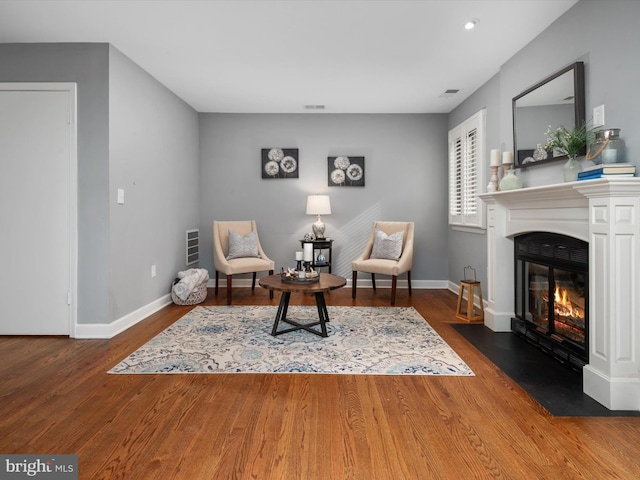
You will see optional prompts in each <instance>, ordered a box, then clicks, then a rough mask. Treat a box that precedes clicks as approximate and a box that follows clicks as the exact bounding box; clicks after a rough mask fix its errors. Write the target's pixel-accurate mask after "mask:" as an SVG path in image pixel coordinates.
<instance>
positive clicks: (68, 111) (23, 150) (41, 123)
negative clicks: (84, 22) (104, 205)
mask: <svg viewBox="0 0 640 480" xmlns="http://www.w3.org/2000/svg"><path fill="white" fill-rule="evenodd" d="M11 85H14V87H11ZM15 85H16V84H0V231H1V232H2V233H0V238H1V239H2V241H1V244H0V334H2V335H70V334H72V333H73V329H72V325H73V322H72V321H74V320H75V314H74V315H72V312H75V310H74V308H75V303H73V302H75V299H74V298H73V297H74V295H75V291H74V286H75V273H74V272H72V266H73V265H75V258H73V256H74V255H75V239H74V238H72V236H73V235H75V232H76V228H75V218H72V217H74V215H75V206H76V200H75V198H72V194H73V192H75V190H76V189H75V185H73V184H72V182H75V148H76V147H75V86H73V88H71V90H69V89H68V87H67V90H64V89H63V90H56V89H48V90H47V89H46V88H47V87H46V85H47V84H43V85H39V86H34V87H33V89H30V90H27V89H12V88H16V87H15ZM19 88H25V86H21V87H19ZM40 88H45V89H44V90H39V89H40ZM71 97H73V98H71ZM72 221H73V222H74V223H73V224H72Z"/></svg>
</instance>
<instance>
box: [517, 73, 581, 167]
mask: <svg viewBox="0 0 640 480" xmlns="http://www.w3.org/2000/svg"><path fill="white" fill-rule="evenodd" d="M571 70H573V93H574V117H575V124H574V125H582V123H583V122H584V121H585V87H584V62H575V63H573V64H571V65H569V66H567V67H565V68H563V69H561V70H559V71H557V72H555V73H554V74H552V75H549V76H548V77H547V78H545V79H544V80H541V81H540V82H538V83H536V84H535V85H533V86H532V87H530V88H528V89H526V90H525V91H523V92H522V93H520V94H519V95H517V96H515V97H513V100H512V106H511V108H512V120H513V158H514V162H515V167H516V168H527V167H531V166H533V165H541V164H545V163H549V162H555V161H557V160H563V159H564V160H566V159H567V158H568V157H567V156H566V155H560V156H557V157H553V158H547V159H545V160H538V161H536V162H532V163H520V162H519V158H518V134H517V131H516V101H517V100H518V99H520V98H522V97H524V96H525V95H527V94H529V93H531V92H533V91H534V90H536V89H538V88H540V87H542V86H543V85H545V84H547V83H549V82H551V81H552V80H555V79H556V78H558V77H559V76H561V75H564V74H565V73H567V72H570V71H571ZM586 151H587V149H586V146H585V147H584V148H582V149H581V150H580V151H579V152H578V156H582V155H585V154H586Z"/></svg>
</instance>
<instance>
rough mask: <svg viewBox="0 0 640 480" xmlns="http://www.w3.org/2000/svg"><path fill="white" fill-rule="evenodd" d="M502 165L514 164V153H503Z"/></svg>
mask: <svg viewBox="0 0 640 480" xmlns="http://www.w3.org/2000/svg"><path fill="white" fill-rule="evenodd" d="M502 163H503V164H507V165H511V164H513V152H502Z"/></svg>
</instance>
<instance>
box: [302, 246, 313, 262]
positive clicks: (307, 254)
mask: <svg viewBox="0 0 640 480" xmlns="http://www.w3.org/2000/svg"><path fill="white" fill-rule="evenodd" d="M303 248H304V261H305V262H311V261H313V243H305V244H304V247H303Z"/></svg>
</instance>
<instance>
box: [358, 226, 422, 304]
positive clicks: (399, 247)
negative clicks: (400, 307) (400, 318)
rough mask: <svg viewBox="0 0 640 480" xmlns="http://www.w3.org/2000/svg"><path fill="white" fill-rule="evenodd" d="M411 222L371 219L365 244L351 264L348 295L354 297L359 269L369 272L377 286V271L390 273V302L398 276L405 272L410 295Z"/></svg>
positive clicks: (374, 285)
mask: <svg viewBox="0 0 640 480" xmlns="http://www.w3.org/2000/svg"><path fill="white" fill-rule="evenodd" d="M413 229H414V225H413V222H373V226H372V228H371V235H370V236H369V241H368V243H367V246H366V247H365V249H364V252H362V255H360V257H358V259H356V260H354V261H353V262H352V264H351V270H352V280H351V281H352V286H351V289H352V290H351V291H352V294H351V296H352V297H353V298H356V286H357V281H358V272H367V273H370V274H371V283H372V286H373V289H374V290H375V289H376V277H375V276H376V274H382V275H390V276H391V305H395V303H396V285H397V282H398V276H399V275H402V274H403V273H406V274H407V281H408V284H409V295H411V268H412V265H413Z"/></svg>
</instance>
